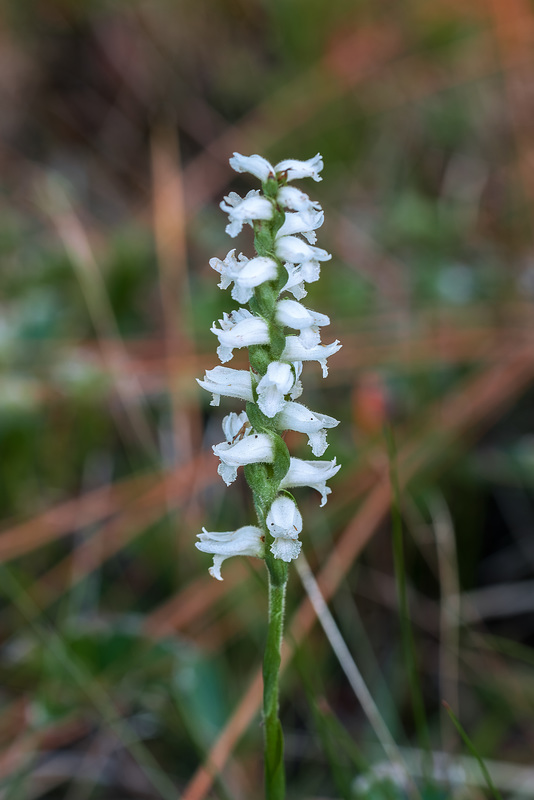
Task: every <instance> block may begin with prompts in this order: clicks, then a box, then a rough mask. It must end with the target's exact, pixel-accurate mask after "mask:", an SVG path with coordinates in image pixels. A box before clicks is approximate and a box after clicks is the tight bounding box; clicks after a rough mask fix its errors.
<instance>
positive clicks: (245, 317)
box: [210, 308, 269, 364]
mask: <svg viewBox="0 0 534 800" xmlns="http://www.w3.org/2000/svg"><path fill="white" fill-rule="evenodd" d="M219 324H220V326H221V327H220V328H216V327H215V323H213V325H212V326H211V328H210V330H211V332H212V333H214V334H215V336H217V338H218V339H219V342H220V346H219V347H218V348H217V355H218V356H219V358H220V359H221V361H222V362H223V364H224V363H225V362H226V361H230V359H231V358H233V355H234V354H233V352H232V351H233V348H234V347H250V345H251V344H268V343H269V330H268V327H267V323H266V322H265V320H264V319H262V318H261V317H255V316H254V315H253V314H251V313H250V311H248V310H247V309H246V308H239V309H237V311H232V312H231V313H230V314H226V313H225V314H223V318H222V319H220V320H219Z"/></svg>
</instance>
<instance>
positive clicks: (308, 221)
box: [276, 211, 324, 244]
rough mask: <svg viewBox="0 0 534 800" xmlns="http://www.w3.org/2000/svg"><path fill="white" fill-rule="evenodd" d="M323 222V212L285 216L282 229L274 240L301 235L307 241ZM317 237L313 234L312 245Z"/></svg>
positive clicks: (307, 212)
mask: <svg viewBox="0 0 534 800" xmlns="http://www.w3.org/2000/svg"><path fill="white" fill-rule="evenodd" d="M323 222H324V212H323V211H301V212H295V213H293V214H286V217H285V220H284V222H283V224H282V227H281V228H280V229H279V230H278V232H277V234H276V238H277V239H279V238H280V237H281V236H291V235H292V234H294V233H302V234H304V235H305V236H306V238H307V239H308V241H310V240H309V236H310V235H311V234H312V233H313V231H316V230H317V228H320V227H321V225H322V224H323ZM316 238H317V237H316V236H315V234H314V233H313V236H312V239H313V241H312V244H313V242H315V239H316Z"/></svg>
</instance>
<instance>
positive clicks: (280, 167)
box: [230, 153, 323, 183]
mask: <svg viewBox="0 0 534 800" xmlns="http://www.w3.org/2000/svg"><path fill="white" fill-rule="evenodd" d="M230 166H231V167H232V168H233V169H235V171H236V172H250V174H251V175H254V176H255V177H256V178H259V179H260V181H261V182H262V183H265V181H266V180H267V178H274V177H275V173H277V174H282V173H286V174H285V178H286V180H288V181H295V180H298V179H299V178H313V180H314V181H322V178H321V177H320V176H319V172H320V171H321V170H322V168H323V159H322V157H321V156H320V154H319V153H317V155H316V156H314V157H313V158H309V159H308V160H307V161H298V160H297V159H295V158H286V159H285V161H279V162H278V164H275V166H274V167H273V165H272V164H271V163H270V162H269V161H267V159H266V158H263V156H259V155H252V156H242V155H241V154H240V153H234V155H233V156H232V158H231V159H230Z"/></svg>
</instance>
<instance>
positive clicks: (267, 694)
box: [263, 562, 287, 800]
mask: <svg viewBox="0 0 534 800" xmlns="http://www.w3.org/2000/svg"><path fill="white" fill-rule="evenodd" d="M282 563H283V562H282ZM276 566H277V567H279V565H278V564H277V565H276ZM284 566H285V567H286V569H279V568H278V569H276V570H271V569H269V565H268V574H269V627H268V631H267V642H266V645H265V655H264V659H263V724H264V748H265V750H264V752H265V798H266V800H284V797H285V771H284V737H283V734H282V726H281V724H280V720H279V718H278V681H279V672H280V649H281V646H282V635H283V629H284V607H285V594H286V586H287V564H285V565H284Z"/></svg>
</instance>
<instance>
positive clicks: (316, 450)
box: [276, 403, 339, 456]
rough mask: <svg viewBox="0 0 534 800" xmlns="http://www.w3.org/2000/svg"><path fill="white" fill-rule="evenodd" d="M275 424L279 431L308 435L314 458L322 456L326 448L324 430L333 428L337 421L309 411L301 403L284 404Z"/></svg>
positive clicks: (337, 423)
mask: <svg viewBox="0 0 534 800" xmlns="http://www.w3.org/2000/svg"><path fill="white" fill-rule="evenodd" d="M276 424H277V425H278V427H279V428H280V430H290V431H298V432H299V433H307V434H308V443H309V444H310V446H311V449H312V452H313V455H314V456H322V455H323V453H324V451H325V450H326V448H327V447H328V445H327V443H326V429H327V428H335V427H336V425H339V420H337V419H334V417H329V416H328V415H327V414H320V413H319V412H318V411H310V409H309V408H306V406H303V405H302V403H286V404H285V406H284V407H283V409H282V410H281V411H280V413H279V414H277V415H276Z"/></svg>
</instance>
